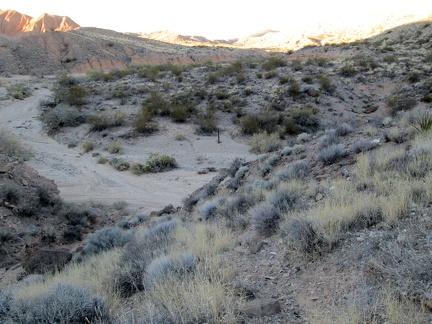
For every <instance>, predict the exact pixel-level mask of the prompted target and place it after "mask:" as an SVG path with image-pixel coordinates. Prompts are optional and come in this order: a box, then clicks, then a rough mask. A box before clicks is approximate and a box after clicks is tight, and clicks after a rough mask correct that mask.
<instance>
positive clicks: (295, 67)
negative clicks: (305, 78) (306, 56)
mask: <svg viewBox="0 0 432 324" xmlns="http://www.w3.org/2000/svg"><path fill="white" fill-rule="evenodd" d="M291 67H292V68H293V70H294V71H301V70H303V64H302V62H301V61H300V60H293V61H292V62H291Z"/></svg>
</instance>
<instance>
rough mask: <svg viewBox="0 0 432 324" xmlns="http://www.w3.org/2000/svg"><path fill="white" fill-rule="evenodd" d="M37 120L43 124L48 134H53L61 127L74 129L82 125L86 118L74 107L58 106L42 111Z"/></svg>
mask: <svg viewBox="0 0 432 324" xmlns="http://www.w3.org/2000/svg"><path fill="white" fill-rule="evenodd" d="M39 120H40V121H41V122H42V123H43V124H44V126H45V128H46V130H47V132H48V134H53V133H55V132H56V131H57V130H59V129H60V128H62V127H76V126H79V125H81V124H83V123H84V122H85V121H86V116H85V114H83V113H81V112H80V111H78V109H76V108H75V107H70V106H65V105H62V104H60V105H58V106H56V107H54V108H52V109H48V110H46V111H43V112H42V113H41V115H40V116H39Z"/></svg>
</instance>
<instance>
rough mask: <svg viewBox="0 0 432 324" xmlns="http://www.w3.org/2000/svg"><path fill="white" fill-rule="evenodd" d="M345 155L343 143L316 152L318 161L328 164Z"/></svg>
mask: <svg viewBox="0 0 432 324" xmlns="http://www.w3.org/2000/svg"><path fill="white" fill-rule="evenodd" d="M346 156H347V152H346V150H345V146H344V145H343V144H334V145H330V146H329V147H326V148H324V149H322V150H321V151H320V152H319V153H318V161H320V162H322V163H324V164H326V165H330V164H333V163H335V162H337V161H339V160H341V159H342V158H344V157H346Z"/></svg>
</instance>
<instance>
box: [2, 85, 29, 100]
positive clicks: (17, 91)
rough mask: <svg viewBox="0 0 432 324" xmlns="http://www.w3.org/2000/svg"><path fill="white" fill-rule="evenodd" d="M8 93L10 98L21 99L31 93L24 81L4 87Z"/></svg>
mask: <svg viewBox="0 0 432 324" xmlns="http://www.w3.org/2000/svg"><path fill="white" fill-rule="evenodd" d="M6 90H7V92H8V95H9V96H11V97H12V98H15V99H19V100H23V99H24V98H27V97H29V96H30V95H31V93H32V90H31V88H30V87H29V86H28V85H26V84H24V83H14V84H11V85H8V86H7V87H6Z"/></svg>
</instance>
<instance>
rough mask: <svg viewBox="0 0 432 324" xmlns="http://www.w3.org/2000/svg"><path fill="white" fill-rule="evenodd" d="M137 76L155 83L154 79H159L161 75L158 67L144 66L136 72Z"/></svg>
mask: <svg viewBox="0 0 432 324" xmlns="http://www.w3.org/2000/svg"><path fill="white" fill-rule="evenodd" d="M137 76H138V77H139V78H146V79H150V80H152V81H155V80H156V79H158V78H160V77H161V74H160V69H159V67H158V66H155V65H144V66H142V67H141V68H140V69H139V70H138V72H137Z"/></svg>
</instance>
